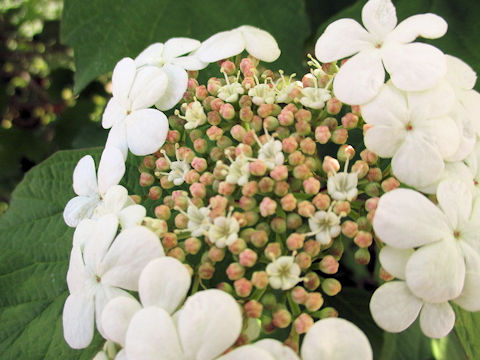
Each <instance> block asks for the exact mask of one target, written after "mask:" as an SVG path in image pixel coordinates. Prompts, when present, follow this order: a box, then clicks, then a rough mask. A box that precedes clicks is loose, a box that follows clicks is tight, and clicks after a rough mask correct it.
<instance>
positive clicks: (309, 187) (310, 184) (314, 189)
mask: <svg viewBox="0 0 480 360" xmlns="http://www.w3.org/2000/svg"><path fill="white" fill-rule="evenodd" d="M303 189H304V191H305V193H306V194H309V195H315V194H317V193H318V192H319V191H320V181H318V180H317V179H315V178H314V177H309V178H308V179H306V180H304V181H303Z"/></svg>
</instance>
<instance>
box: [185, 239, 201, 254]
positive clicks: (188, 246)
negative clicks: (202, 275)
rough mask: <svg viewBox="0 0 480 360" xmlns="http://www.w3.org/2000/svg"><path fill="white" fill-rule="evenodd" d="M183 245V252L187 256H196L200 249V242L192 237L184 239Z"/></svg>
mask: <svg viewBox="0 0 480 360" xmlns="http://www.w3.org/2000/svg"><path fill="white" fill-rule="evenodd" d="M183 244H184V246H185V251H186V252H187V254H190V255H195V254H197V253H198V252H199V251H200V248H201V247H202V242H201V241H200V240H199V239H197V238H194V237H190V238H188V239H186V240H185V242H184V243H183Z"/></svg>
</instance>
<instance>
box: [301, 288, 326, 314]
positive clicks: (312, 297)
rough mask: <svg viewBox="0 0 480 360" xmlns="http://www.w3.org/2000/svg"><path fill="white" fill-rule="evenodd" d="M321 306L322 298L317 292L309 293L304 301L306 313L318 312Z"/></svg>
mask: <svg viewBox="0 0 480 360" xmlns="http://www.w3.org/2000/svg"><path fill="white" fill-rule="evenodd" d="M322 305H323V296H322V294H320V293H319V292H313V293H309V294H308V295H307V299H306V300H305V307H306V308H307V311H310V312H313V311H317V310H319V309H320V308H321V307H322Z"/></svg>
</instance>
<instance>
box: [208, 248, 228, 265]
mask: <svg viewBox="0 0 480 360" xmlns="http://www.w3.org/2000/svg"><path fill="white" fill-rule="evenodd" d="M224 257H225V249H220V248H217V247H215V246H212V247H211V248H210V249H209V250H208V258H209V259H210V260H212V261H213V262H214V263H216V262H220V261H222V260H223V258H224Z"/></svg>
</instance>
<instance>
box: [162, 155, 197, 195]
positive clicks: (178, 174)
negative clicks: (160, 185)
mask: <svg viewBox="0 0 480 360" xmlns="http://www.w3.org/2000/svg"><path fill="white" fill-rule="evenodd" d="M162 154H163V156H164V157H165V160H167V162H168V164H169V165H170V172H168V173H165V172H159V174H162V175H167V178H168V181H170V182H173V183H174V184H175V185H176V186H180V185H182V184H183V183H184V182H185V175H187V173H188V172H189V171H190V164H189V163H188V162H187V161H185V160H180V158H179V156H178V151H175V156H176V158H177V160H176V161H170V159H169V158H168V156H167V154H166V152H165V150H162Z"/></svg>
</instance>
